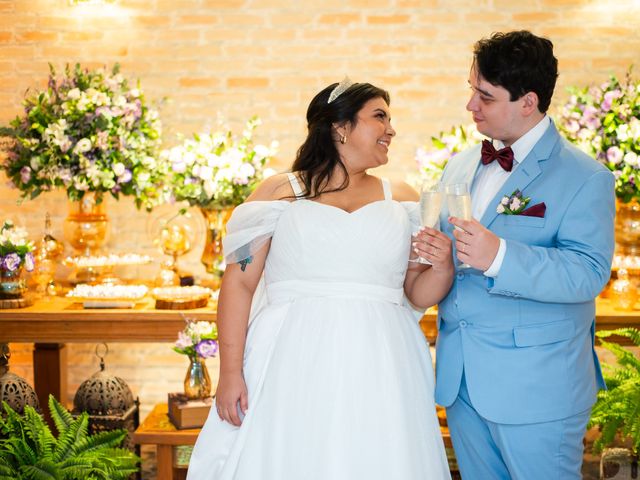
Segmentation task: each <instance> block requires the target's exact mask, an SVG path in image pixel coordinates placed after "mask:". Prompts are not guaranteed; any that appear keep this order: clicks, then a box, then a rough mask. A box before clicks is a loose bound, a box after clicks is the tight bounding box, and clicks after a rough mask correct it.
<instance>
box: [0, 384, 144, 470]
mask: <svg viewBox="0 0 640 480" xmlns="http://www.w3.org/2000/svg"><path fill="white" fill-rule="evenodd" d="M2 407H3V410H4V415H0V480H23V479H24V480H107V479H109V480H111V479H126V478H127V477H129V476H130V475H131V474H133V473H136V472H137V471H138V462H139V458H138V457H137V456H136V455H134V454H133V453H132V452H130V451H129V450H125V449H123V448H119V445H120V444H121V443H122V441H123V439H124V438H125V436H126V435H127V432H126V430H122V429H118V430H112V431H109V432H101V433H98V434H96V435H89V433H88V426H89V415H88V414H87V413H86V412H83V413H82V414H80V415H79V416H78V417H76V418H75V419H74V418H73V417H72V416H71V414H70V413H69V412H68V411H67V410H66V409H65V408H64V407H63V406H62V405H60V403H59V402H58V401H57V400H56V399H55V398H54V397H53V396H49V411H50V412H51V418H52V419H53V421H54V423H55V426H56V429H57V430H58V437H57V438H56V437H55V436H54V435H53V433H52V432H51V430H50V428H49V426H48V425H47V424H46V423H45V422H44V420H43V419H42V417H41V416H40V415H39V414H38V413H37V412H36V411H35V410H34V409H33V408H32V407H30V406H26V407H25V410H24V415H23V416H20V415H19V414H18V413H16V412H15V411H14V410H13V409H12V408H11V407H10V406H9V405H8V404H7V403H6V402H2Z"/></svg>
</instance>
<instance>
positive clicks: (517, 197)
mask: <svg viewBox="0 0 640 480" xmlns="http://www.w3.org/2000/svg"><path fill="white" fill-rule="evenodd" d="M530 201H531V197H525V196H524V195H522V192H521V191H520V190H519V189H516V190H515V191H514V192H513V193H512V194H511V195H505V196H504V197H502V199H501V200H500V203H499V204H498V207H497V208H496V212H498V213H503V214H505V215H520V216H521V217H538V218H544V214H545V212H546V211H547V206H546V205H545V203H544V202H541V203H536V204H535V205H533V206H531V207H529V208H526V207H527V205H528V204H529V202H530Z"/></svg>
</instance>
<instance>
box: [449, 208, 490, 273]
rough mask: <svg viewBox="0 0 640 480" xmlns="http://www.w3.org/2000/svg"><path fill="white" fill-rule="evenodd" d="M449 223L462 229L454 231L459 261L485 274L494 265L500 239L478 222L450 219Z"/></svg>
mask: <svg viewBox="0 0 640 480" xmlns="http://www.w3.org/2000/svg"><path fill="white" fill-rule="evenodd" d="M449 223H451V224H452V225H454V226H456V227H459V228H461V229H462V230H458V229H457V228H456V229H454V230H453V236H454V237H455V238H456V256H457V257H458V260H460V261H461V262H463V263H466V264H467V265H471V266H472V267H473V268H477V269H478V270H481V271H483V272H485V271H487V269H488V268H489V267H490V266H491V264H492V263H493V260H494V259H495V258H496V255H497V253H498V248H499V247H500V238H499V237H497V236H496V235H495V234H494V233H493V232H491V231H489V230H487V229H486V228H485V227H484V226H483V225H482V224H481V223H480V222H478V221H477V220H462V219H461V218H457V217H449Z"/></svg>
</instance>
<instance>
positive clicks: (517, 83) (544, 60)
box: [473, 30, 558, 113]
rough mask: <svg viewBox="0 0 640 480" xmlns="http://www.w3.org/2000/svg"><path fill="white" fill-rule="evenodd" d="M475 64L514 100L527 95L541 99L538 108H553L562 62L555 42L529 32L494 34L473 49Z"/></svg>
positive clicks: (484, 76) (542, 110)
mask: <svg viewBox="0 0 640 480" xmlns="http://www.w3.org/2000/svg"><path fill="white" fill-rule="evenodd" d="M473 54H474V65H475V67H476V70H477V71H478V72H479V73H480V75H482V77H483V78H484V79H485V80H486V81H487V82H489V83H490V84H492V85H495V86H500V87H503V88H505V89H507V90H508V91H509V94H510V95H511V98H510V99H511V101H514V100H517V99H518V98H520V97H522V96H523V95H524V94H526V93H527V92H535V94H536V95H537V96H538V109H539V110H540V112H542V113H544V112H546V111H547V109H548V108H549V105H550V103H551V97H552V96H553V89H554V88H555V86H556V79H557V78H558V59H557V58H556V57H555V56H554V55H553V43H551V41H550V40H548V39H546V38H542V37H537V36H536V35H534V34H533V33H531V32H529V31H527V30H519V31H515V32H508V33H494V34H493V35H491V37H490V38H483V39H482V40H480V41H478V42H477V43H476V44H475V46H474V49H473Z"/></svg>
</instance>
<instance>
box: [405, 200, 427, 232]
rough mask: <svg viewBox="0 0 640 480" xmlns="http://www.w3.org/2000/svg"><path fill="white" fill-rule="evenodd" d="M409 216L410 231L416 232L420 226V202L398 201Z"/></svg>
mask: <svg viewBox="0 0 640 480" xmlns="http://www.w3.org/2000/svg"><path fill="white" fill-rule="evenodd" d="M400 204H401V205H402V206H403V207H404V209H405V210H406V212H407V215H408V216H409V222H411V233H416V232H417V231H418V230H420V227H422V223H421V220H420V203H419V202H400Z"/></svg>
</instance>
